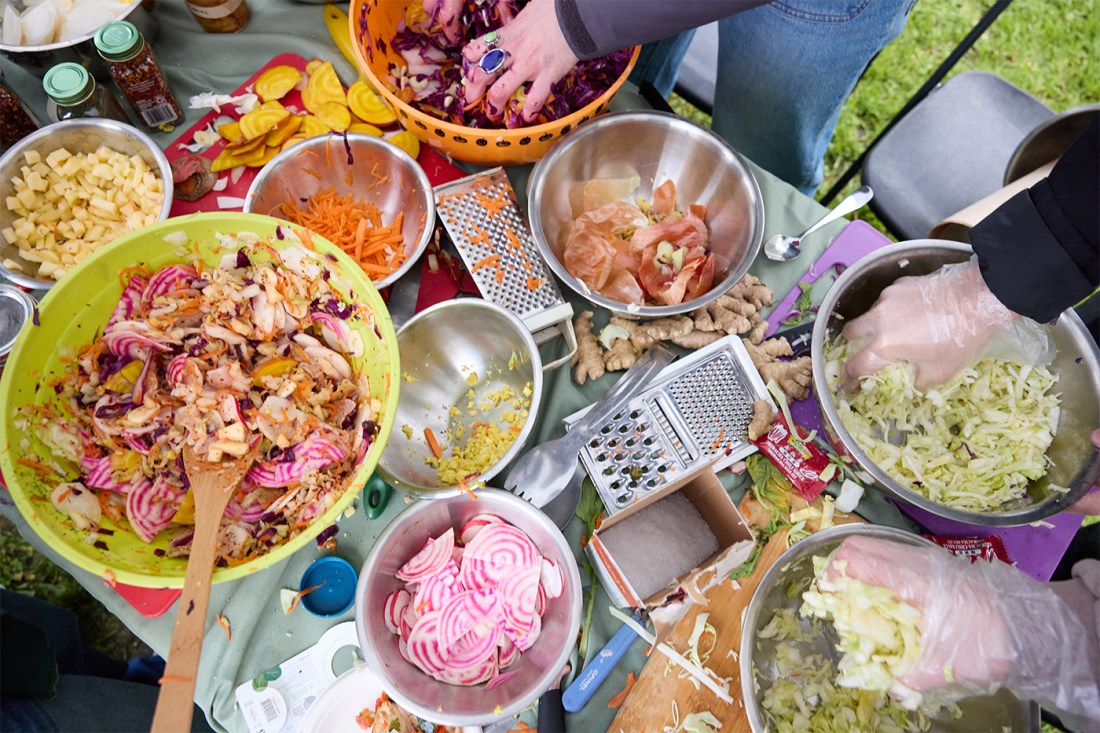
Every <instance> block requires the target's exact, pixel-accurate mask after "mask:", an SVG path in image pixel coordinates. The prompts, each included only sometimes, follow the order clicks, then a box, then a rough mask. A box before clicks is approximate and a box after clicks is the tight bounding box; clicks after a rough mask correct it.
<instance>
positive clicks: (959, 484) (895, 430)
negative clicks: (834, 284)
mask: <svg viewBox="0 0 1100 733" xmlns="http://www.w3.org/2000/svg"><path fill="white" fill-rule="evenodd" d="M847 358H848V345H847V343H845V342H844V340H843V339H838V340H837V341H835V342H833V343H832V344H831V345H830V346H829V347H828V348H827V349H826V360H827V365H826V375H827V376H826V379H827V381H828V384H829V387H830V390H831V391H832V393H833V400H834V404H835V405H836V409H837V412H838V413H839V414H840V419H841V421H842V422H843V423H844V427H845V428H847V430H848V432H849V433H851V434H852V436H853V437H854V438H855V440H856V442H857V443H858V444H859V447H860V448H861V449H862V450H863V452H864V453H866V454H867V456H868V458H870V459H871V460H872V461H874V463H875V465H877V466H878V467H879V468H881V469H882V470H883V471H885V472H886V473H887V474H889V475H890V476H891V477H892V478H893V479H894V480H895V481H897V482H898V483H900V484H902V485H903V486H906V487H908V488H910V489H912V490H913V491H915V492H917V493H919V494H922V495H924V496H926V497H927V498H929V499H931V500H932V501H935V502H938V503H940V504H943V505H945V506H949V507H954V508H956V509H964V510H967V511H989V510H995V509H998V508H999V507H1002V506H1003V505H1005V504H1007V503H1009V502H1012V501H1015V500H1018V499H1021V498H1023V497H1024V496H1025V495H1026V494H1027V486H1028V482H1029V481H1034V480H1036V479H1039V478H1042V477H1043V476H1044V475H1046V472H1047V469H1048V467H1049V465H1050V459H1049V458H1048V457H1047V455H1046V451H1047V448H1049V447H1050V444H1051V441H1053V440H1054V432H1055V430H1056V429H1057V426H1058V415H1059V397H1058V395H1057V394H1054V393H1052V387H1053V386H1054V384H1055V382H1056V377H1055V376H1054V375H1053V374H1051V373H1050V372H1049V371H1048V370H1047V369H1045V368H1042V367H1032V366H1025V365H1021V364H1017V363H1016V362H1012V361H1007V360H1003V359H983V360H981V361H979V362H978V363H977V364H975V365H973V366H971V367H968V368H966V369H964V370H963V371H962V372H961V373H960V374H958V375H957V376H956V377H955V378H954V379H952V380H951V381H950V382H948V383H947V384H945V385H943V386H942V387H940V388H938V389H931V390H929V391H927V392H920V391H919V390H918V389H916V387H915V386H914V383H913V373H912V369H911V368H910V367H909V366H908V365H902V364H894V365H891V366H889V367H886V368H885V369H883V370H882V371H880V372H878V373H876V374H873V375H871V376H868V377H864V378H863V379H861V380H860V389H859V391H858V392H855V393H849V392H847V391H844V390H843V389H842V388H841V381H842V374H843V368H844V367H843V365H844V362H845V361H846V360H847ZM1050 488H1051V489H1053V490H1056V491H1065V490H1066V489H1064V488H1062V487H1058V486H1055V485H1053V484H1051V486H1050Z"/></svg>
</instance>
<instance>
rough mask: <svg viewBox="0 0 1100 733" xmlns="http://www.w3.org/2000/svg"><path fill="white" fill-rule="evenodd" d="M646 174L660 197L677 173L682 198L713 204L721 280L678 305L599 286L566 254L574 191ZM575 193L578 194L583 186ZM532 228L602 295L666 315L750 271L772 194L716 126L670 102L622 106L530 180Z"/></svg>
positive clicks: (554, 255) (595, 296)
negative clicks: (657, 106)
mask: <svg viewBox="0 0 1100 733" xmlns="http://www.w3.org/2000/svg"><path fill="white" fill-rule="evenodd" d="M634 172H637V174H638V175H639V176H640V177H641V186H640V188H639V190H638V192H637V193H636V194H635V195H636V196H639V197H641V198H643V199H646V200H650V201H652V199H653V190H654V189H655V188H656V187H657V186H659V185H661V184H662V183H664V182H665V181H666V180H669V179H671V180H672V181H674V182H675V183H676V198H677V200H678V203H679V204H680V206H682V207H685V208H686V207H687V205H688V204H692V203H699V204H705V205H706V207H707V213H706V218H705V221H706V224H707V229H708V231H709V233H710V247H709V249H710V251H711V252H712V253H713V254H714V258H715V274H714V286H713V287H712V288H711V289H710V290H709V291H708V292H707V293H705V294H704V295H701V296H700V297H698V298H695V299H694V300H689V301H685V302H683V303H680V304H678V305H662V306H648V305H647V306H633V305H630V304H627V303H622V302H619V301H616V300H612V299H610V298H607V297H604V296H603V295H600V294H599V293H594V292H592V291H591V290H590V289H589V288H588V286H587V285H585V284H584V283H583V282H582V281H581V280H579V279H577V278H575V277H573V275H571V274H570V273H569V271H568V270H567V269H565V264H564V261H563V259H562V257H563V253H564V251H565V244H566V241H567V240H568V238H569V234H570V232H571V230H572V227H573V222H574V220H575V216H576V215H579V214H580V213H581V212H579V211H575V210H574V206H573V203H572V202H571V200H570V199H571V195H570V194H571V192H573V191H575V190H577V188H578V187H580V186H583V185H584V184H585V183H587V182H588V181H591V180H594V179H598V178H621V177H628V176H630V175H632V174H633V173H634ZM572 198H576V196H575V195H573V196H572ZM527 201H528V217H529V218H530V221H531V231H532V233H533V234H534V237H535V241H536V242H537V243H538V247H539V251H540V252H541V253H542V256H543V259H545V260H546V262H547V264H549V265H550V269H551V270H553V271H554V274H555V275H557V276H558V277H559V278H560V279H561V281H562V282H564V283H565V284H566V285H568V286H569V287H570V288H572V289H573V290H575V291H576V292H577V293H579V294H580V295H582V296H583V297H584V298H586V299H587V300H589V301H591V302H592V303H594V304H595V305H598V306H601V307H603V308H607V309H608V310H610V311H611V312H612V313H615V314H617V315H621V316H624V317H627V318H662V317H665V316H673V315H678V314H681V313H687V312H688V311H692V310H695V309H696V308H700V307H702V306H704V305H706V304H708V303H710V302H711V301H713V300H715V299H716V298H718V297H719V296H721V295H722V294H723V293H725V292H726V291H727V290H729V289H730V288H731V287H733V285H734V284H735V283H736V282H737V281H738V280H740V279H741V277H742V276H743V275H744V274H745V273H746V272H747V271H748V269H749V265H751V264H752V261H753V260H754V259H755V258H756V254H757V252H758V251H759V250H760V243H761V240H762V239H763V234H764V204H763V200H762V198H761V195H760V187H759V186H758V185H757V183H756V178H755V176H753V174H752V171H751V170H750V169H749V166H748V163H747V162H746V161H745V159H744V158H742V157H741V155H740V154H738V153H737V151H735V150H734V149H733V148H732V147H730V145H729V143H727V142H726V141H725V140H723V139H722V138H721V137H719V136H718V135H716V134H715V133H713V132H711V131H710V130H707V129H705V128H703V127H700V126H699V125H696V124H695V123H693V122H689V121H688V120H685V119H684V118H682V117H678V116H676V115H673V114H666V113H663V112H615V113H613V114H609V115H605V116H604V117H600V118H599V119H595V120H592V121H591V122H588V123H586V124H585V125H584V126H583V127H580V128H578V129H576V130H574V131H573V132H572V133H570V134H569V135H567V136H566V137H564V138H562V139H561V140H560V141H559V142H557V143H555V144H554V146H553V147H552V148H551V149H550V152H549V153H547V155H546V157H545V158H543V159H542V160H541V161H539V162H538V164H537V165H536V166H535V169H534V171H532V173H531V180H530V182H529V183H528V186H527Z"/></svg>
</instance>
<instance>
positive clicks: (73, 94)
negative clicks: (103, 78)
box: [42, 61, 129, 123]
mask: <svg viewBox="0 0 1100 733" xmlns="http://www.w3.org/2000/svg"><path fill="white" fill-rule="evenodd" d="M42 88H43V89H45V90H46V96H48V97H49V98H50V101H49V102H48V103H47V104H46V114H47V115H49V117H50V119H51V120H53V121H54V122H60V121H62V120H71V119H75V118H78V117H109V118H111V119H114V120H118V121H119V122H127V123H128V122H129V120H128V119H127V118H126V112H125V111H124V110H123V109H122V105H120V104H119V103H118V100H117V99H115V97H114V95H113V94H111V93H110V92H109V91H108V90H106V89H104V88H103V87H101V86H97V85H96V83H95V79H93V78H92V75H91V74H89V73H88V70H87V69H85V68H84V67H83V66H81V65H80V64H77V63H73V62H71V61H66V62H65V63H62V64H57V65H56V66H54V67H53V68H51V69H50V70H49V71H47V72H46V76H45V77H43V79H42Z"/></svg>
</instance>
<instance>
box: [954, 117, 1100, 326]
mask: <svg viewBox="0 0 1100 733" xmlns="http://www.w3.org/2000/svg"><path fill="white" fill-rule="evenodd" d="M970 241H971V244H972V245H973V247H974V252H975V253H976V254H977V255H978V263H979V265H980V267H981V270H982V276H983V277H984V278H985V282H986V285H988V286H989V289H990V290H991V291H993V294H994V295H996V296H997V298H998V299H999V300H1000V301H1001V302H1002V303H1004V304H1005V305H1006V306H1008V307H1009V308H1010V309H1012V310H1013V311H1015V312H1016V313H1019V314H1020V315H1024V316H1028V317H1030V318H1034V319H1035V320H1037V321H1039V322H1040V323H1045V322H1047V321H1051V320H1053V319H1054V318H1057V316H1058V314H1059V313H1061V312H1062V311H1064V310H1065V309H1066V308H1069V307H1070V306H1073V305H1075V304H1076V303H1078V302H1080V301H1082V300H1084V299H1085V298H1086V297H1088V296H1089V294H1090V293H1092V292H1093V291H1094V290H1096V288H1097V286H1098V285H1100V118H1097V119H1094V120H1093V121H1092V124H1090V125H1089V126H1088V128H1086V130H1085V131H1084V132H1083V133H1082V134H1081V136H1080V137H1079V138H1077V140H1076V141H1074V143H1073V144H1072V145H1071V146H1070V147H1069V149H1068V150H1066V152H1065V154H1064V155H1063V156H1062V158H1061V159H1060V160H1059V161H1058V162H1057V163H1056V164H1055V165H1054V169H1053V170H1051V172H1050V176H1049V177H1047V178H1046V179H1044V180H1042V181H1040V182H1039V183H1037V184H1035V185H1034V186H1032V187H1031V188H1029V189H1028V190H1026V191H1022V192H1020V193H1018V194H1017V195H1015V196H1013V197H1012V198H1011V199H1009V200H1008V201H1006V202H1005V203H1004V204H1002V205H1001V206H1000V207H999V208H998V209H996V210H995V211H994V212H993V213H992V214H990V215H989V216H987V217H986V218H985V219H983V220H982V221H981V222H979V223H978V225H977V226H975V227H974V228H973V229H972V230H971V231H970Z"/></svg>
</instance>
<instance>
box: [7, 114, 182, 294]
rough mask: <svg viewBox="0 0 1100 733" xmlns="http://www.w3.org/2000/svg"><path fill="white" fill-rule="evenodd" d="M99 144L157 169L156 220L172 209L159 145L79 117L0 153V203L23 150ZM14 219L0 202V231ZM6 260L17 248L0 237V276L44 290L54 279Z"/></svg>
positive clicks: (130, 130) (124, 128) (91, 148)
mask: <svg viewBox="0 0 1100 733" xmlns="http://www.w3.org/2000/svg"><path fill="white" fill-rule="evenodd" d="M100 145H106V146H107V147H109V148H111V149H113V150H117V151H118V152H120V153H123V154H125V155H137V156H140V157H141V159H142V160H144V161H145V162H146V163H147V164H148V165H149V167H150V168H152V169H153V170H154V171H156V172H157V174H158V175H159V177H160V180H161V183H162V185H163V187H164V203H162V204H161V207H160V212H159V213H158V214H157V219H156V220H157V221H164V220H165V219H167V218H168V212H169V211H170V210H171V209H172V192H173V186H172V167H171V166H170V165H169V164H168V158H166V157H165V155H164V152H163V151H162V150H161V149H160V146H158V145H157V144H156V143H155V142H153V140H152V138H150V137H149V136H148V135H146V134H145V133H144V132H142V131H141V130H139V129H137V128H136V127H133V126H132V125H127V124H125V123H123V122H117V121H115V120H107V119H92V118H83V119H77V120H66V121H64V122H56V123H54V124H52V125H47V126H46V127H43V128H42V129H40V130H38V131H36V132H33V133H31V134H30V135H27V136H26V137H25V138H23V139H22V140H20V141H18V142H17V143H15V145H13V146H12V147H11V148H9V149H8V151H7V152H6V153H4V155H3V156H0V202H2V201H5V200H7V197H8V196H11V195H14V190H15V186H14V184H12V178H14V177H16V176H18V175H20V173H19V171H20V168H22V167H23V166H24V165H26V162H25V160H24V158H23V153H25V152H27V151H30V150H33V151H37V152H38V153H40V154H41V155H42V158H43V159H45V158H46V156H47V155H49V154H50V153H52V152H53V151H54V150H57V149H58V148H66V149H67V150H68V151H69V152H70V153H94V152H95V151H96V149H97V148H99V146H100ZM15 218H16V217H15V214H14V213H13V212H11V211H9V210H8V208H7V207H6V206H3V205H0V230H3V229H5V228H7V227H9V226H11V223H12V222H13V221H14V220H15ZM6 259H12V260H15V261H16V262H18V261H20V260H21V257H20V256H19V248H18V247H16V246H14V245H11V244H8V243H7V240H6V239H4V238H3V237H0V275H3V277H6V278H7V279H8V280H11V281H12V282H14V283H15V284H17V285H21V286H23V287H25V288H30V289H32V290H48V289H49V288H51V287H53V285H54V284H55V283H56V282H57V281H56V280H43V279H38V278H36V277H30V276H28V275H24V274H22V273H18V272H15V271H13V270H10V269H9V268H7V267H4V265H3V264H2V263H3V260H6ZM27 268H28V270H36V269H37V267H36V265H35V263H33V262H28V263H27Z"/></svg>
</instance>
